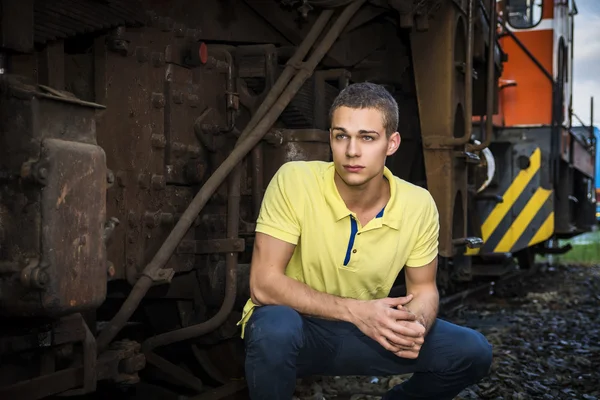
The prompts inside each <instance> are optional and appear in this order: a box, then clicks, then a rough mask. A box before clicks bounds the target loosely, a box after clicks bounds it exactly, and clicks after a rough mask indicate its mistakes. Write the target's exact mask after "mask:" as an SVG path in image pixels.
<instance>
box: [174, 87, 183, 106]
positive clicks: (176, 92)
mask: <svg viewBox="0 0 600 400" xmlns="http://www.w3.org/2000/svg"><path fill="white" fill-rule="evenodd" d="M173 102H174V103H176V104H182V103H183V93H181V92H180V91H179V90H173Z"/></svg>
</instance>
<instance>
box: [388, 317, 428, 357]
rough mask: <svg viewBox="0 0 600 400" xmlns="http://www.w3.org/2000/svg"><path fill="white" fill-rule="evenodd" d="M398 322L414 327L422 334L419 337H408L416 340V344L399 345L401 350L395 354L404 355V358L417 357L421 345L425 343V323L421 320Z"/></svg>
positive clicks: (410, 327) (409, 327) (407, 326)
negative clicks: (409, 345)
mask: <svg viewBox="0 0 600 400" xmlns="http://www.w3.org/2000/svg"><path fill="white" fill-rule="evenodd" d="M408 312H410V311H408ZM398 323H399V324H400V325H403V326H404V327H406V328H408V329H412V330H414V331H416V332H419V333H420V334H421V336H419V337H417V338H407V339H412V340H413V341H414V346H412V347H405V346H399V347H400V350H398V351H395V352H394V354H396V355H397V356H398V357H402V358H411V359H415V358H417V357H418V356H419V352H420V351H421V346H423V343H425V326H423V324H422V323H421V322H419V321H418V320H415V321H398Z"/></svg>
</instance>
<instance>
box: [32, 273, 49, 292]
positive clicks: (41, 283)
mask: <svg viewBox="0 0 600 400" xmlns="http://www.w3.org/2000/svg"><path fill="white" fill-rule="evenodd" d="M36 272H37V273H34V276H33V279H34V282H35V285H36V286H37V287H39V288H43V287H45V286H46V285H47V284H48V281H49V280H50V277H49V276H48V274H47V273H46V272H45V271H40V270H39V269H38V270H37V271H36Z"/></svg>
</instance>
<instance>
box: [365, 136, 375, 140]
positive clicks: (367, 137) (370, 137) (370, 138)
mask: <svg viewBox="0 0 600 400" xmlns="http://www.w3.org/2000/svg"><path fill="white" fill-rule="evenodd" d="M363 138H364V139H365V140H367V141H369V140H373V139H375V138H374V137H373V136H363Z"/></svg>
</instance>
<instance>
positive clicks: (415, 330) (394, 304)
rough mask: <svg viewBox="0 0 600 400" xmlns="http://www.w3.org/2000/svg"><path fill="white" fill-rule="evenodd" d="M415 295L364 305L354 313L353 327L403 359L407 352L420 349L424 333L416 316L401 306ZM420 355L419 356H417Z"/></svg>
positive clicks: (355, 308) (356, 308)
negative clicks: (416, 320) (416, 348)
mask: <svg viewBox="0 0 600 400" xmlns="http://www.w3.org/2000/svg"><path fill="white" fill-rule="evenodd" d="M411 300H412V295H408V296H406V297H397V298H385V299H378V300H369V301H361V302H358V303H356V305H355V306H354V307H353V309H352V311H351V312H352V315H353V320H352V322H353V323H354V325H356V326H357V327H358V329H360V330H361V331H362V332H363V333H364V334H365V335H367V336H369V337H370V338H371V339H373V340H375V341H376V342H377V343H379V344H380V345H381V346H383V347H384V348H385V349H387V350H389V351H391V352H392V353H395V354H398V355H401V356H402V357H403V356H404V354H405V352H406V351H407V349H411V351H412V349H414V348H415V347H418V348H419V349H420V348H421V345H422V344H423V333H424V332H425V329H424V328H423V327H422V326H421V325H420V324H419V323H417V322H414V321H415V319H416V316H415V315H414V314H413V313H411V312H410V311H408V310H404V309H401V306H403V305H404V304H406V303H408V302H410V301H411ZM417 354H418V353H417Z"/></svg>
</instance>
